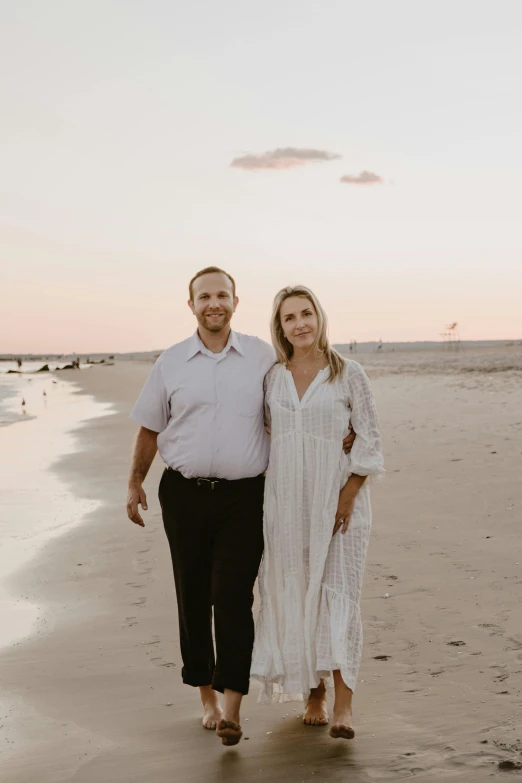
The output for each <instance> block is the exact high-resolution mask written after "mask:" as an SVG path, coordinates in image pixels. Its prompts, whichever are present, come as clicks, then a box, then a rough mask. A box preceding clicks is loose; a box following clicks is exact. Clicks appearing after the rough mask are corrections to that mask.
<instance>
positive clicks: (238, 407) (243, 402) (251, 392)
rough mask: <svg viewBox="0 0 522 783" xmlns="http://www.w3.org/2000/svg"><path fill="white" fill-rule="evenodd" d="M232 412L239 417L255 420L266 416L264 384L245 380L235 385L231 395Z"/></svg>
mask: <svg viewBox="0 0 522 783" xmlns="http://www.w3.org/2000/svg"><path fill="white" fill-rule="evenodd" d="M230 405H231V408H232V411H233V412H234V413H236V414H238V415H239V416H246V417H249V418H254V417H255V416H259V417H260V418H262V417H263V416H264V407H263V384H262V382H260V381H259V380H256V382H254V381H251V380H248V379H244V380H240V381H238V382H237V383H235V384H234V386H233V388H232V390H231V394H230Z"/></svg>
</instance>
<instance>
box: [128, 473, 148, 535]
mask: <svg viewBox="0 0 522 783" xmlns="http://www.w3.org/2000/svg"><path fill="white" fill-rule="evenodd" d="M138 505H141V507H142V509H143V510H144V511H147V496H146V495H145V490H144V489H143V487H142V485H141V483H139V482H136V483H134V484H129V492H128V495H127V516H128V517H129V519H130V521H131V522H134V524H135V525H140V527H145V522H144V521H143V519H142V518H141V515H140V512H139V511H138Z"/></svg>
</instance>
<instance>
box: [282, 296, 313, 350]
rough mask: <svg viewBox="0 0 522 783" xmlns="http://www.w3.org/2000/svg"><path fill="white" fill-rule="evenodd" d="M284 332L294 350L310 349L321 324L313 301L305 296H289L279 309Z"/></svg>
mask: <svg viewBox="0 0 522 783" xmlns="http://www.w3.org/2000/svg"><path fill="white" fill-rule="evenodd" d="M279 317H280V318H281V326H282V327H283V333H284V335H285V337H286V339H287V340H288V342H289V343H291V344H292V345H293V347H294V350H295V349H296V348H297V349H303V350H307V349H310V348H311V347H312V346H313V345H314V343H315V341H316V339H317V332H318V329H319V324H318V320H317V313H316V312H315V308H314V306H313V304H312V303H311V301H310V300H309V299H307V298H306V297H304V296H289V297H288V299H285V301H284V302H283V304H282V305H281V309H280V311H279Z"/></svg>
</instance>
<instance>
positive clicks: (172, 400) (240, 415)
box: [127, 267, 354, 745]
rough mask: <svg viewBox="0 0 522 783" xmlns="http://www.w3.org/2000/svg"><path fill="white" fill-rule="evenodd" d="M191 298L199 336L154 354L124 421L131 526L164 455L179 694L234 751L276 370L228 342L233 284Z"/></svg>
mask: <svg viewBox="0 0 522 783" xmlns="http://www.w3.org/2000/svg"><path fill="white" fill-rule="evenodd" d="M189 296H190V298H189V302H188V304H189V307H190V309H191V310H192V312H193V313H194V315H195V316H196V319H197V322H198V329H197V331H196V333H195V334H193V335H192V337H190V338H189V339H188V340H184V341H183V342H180V343H177V344H176V345H173V346H172V347H171V348H168V349H167V350H166V351H164V352H163V353H162V354H161V356H160V357H159V358H158V360H157V362H156V364H155V366H154V369H153V371H152V373H151V376H150V378H149V379H148V381H147V383H146V384H145V387H144V389H143V391H142V393H141V395H140V397H139V399H138V401H137V403H136V405H135V407H134V409H133V411H132V413H131V417H132V418H133V419H134V420H135V421H136V422H137V423H138V424H139V425H140V429H139V431H138V435H137V439H136V444H135V448H134V454H133V459H132V467H131V474H130V479H129V494H128V502H127V514H128V516H129V518H130V519H131V520H132V522H134V523H135V524H137V525H141V526H142V527H143V526H144V522H143V519H142V517H141V515H140V513H139V511H138V505H141V507H142V508H143V509H144V510H147V499H146V495H145V492H144V490H143V481H144V479H145V477H146V475H147V473H148V470H149V468H150V466H151V464H152V461H153V459H154V457H155V455H156V451H157V450H158V449H159V452H160V455H161V457H162V459H163V461H164V462H165V464H166V465H167V468H166V469H165V471H164V473H163V475H162V478H161V482H160V488H159V499H160V503H161V508H162V515H163V523H164V526H165V532H166V534H167V538H168V541H169V545H170V551H171V556H172V563H173V569H174V580H175V584H176V595H177V602H178V615H179V629H180V644H181V654H182V658H183V670H182V676H183V682H184V683H186V684H188V685H192V686H195V687H199V690H200V695H201V701H202V703H203V711H204V714H203V726H204V727H205V728H207V729H216V733H217V735H218V736H219V737H220V738H221V740H222V742H223V744H224V745H236V744H237V743H238V742H239V740H240V739H241V734H242V732H241V726H240V705H241V700H242V698H243V695H244V694H246V693H248V686H249V675H250V664H251V656H252V646H253V641H254V621H253V617H252V603H253V587H254V583H255V580H256V577H257V572H258V569H259V564H260V561H261V556H262V553H263V493H264V472H265V470H266V467H267V463H268V453H269V440H268V436H267V434H266V432H265V429H264V415H263V380H264V377H265V375H266V373H267V372H268V370H269V369H270V368H271V367H272V365H273V364H274V363H275V360H276V358H275V352H274V350H273V348H272V347H271V346H270V345H268V344H267V343H265V342H263V341H262V340H260V339H259V338H257V337H250V336H248V335H243V334H239V333H237V332H233V331H232V330H231V327H230V321H231V319H232V316H233V314H234V312H235V310H236V307H237V305H238V301H239V300H238V298H237V296H236V286H235V282H234V280H233V278H232V277H231V276H230V275H229V274H228V273H226V272H224V271H223V270H222V269H219V268H217V267H207V268H206V269H203V270H201V271H200V272H198V273H197V274H196V275H195V276H194V277H193V278H192V280H191V281H190V284H189ZM353 437H354V436H353V435H351V436H349V437H348V438H347V439H346V440H345V442H344V444H343V445H344V448H345V451H349V450H350V448H351V444H352V442H353ZM212 610H213V614H214V630H215V646H216V650H215V652H214V643H213V639H212ZM218 692H220V693H223V694H224V704H223V709H222V708H221V705H220V702H219V696H218Z"/></svg>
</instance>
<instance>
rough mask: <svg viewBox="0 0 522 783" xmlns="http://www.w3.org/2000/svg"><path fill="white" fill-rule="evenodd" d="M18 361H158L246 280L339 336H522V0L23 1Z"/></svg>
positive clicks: (15, 312)
mask: <svg viewBox="0 0 522 783" xmlns="http://www.w3.org/2000/svg"><path fill="white" fill-rule="evenodd" d="M0 29H1V33H0V101H1V104H0V105H1V107H2V121H1V124H0V254H1V255H0V354H1V353H18V352H20V353H27V352H34V353H38V352H42V353H45V352H49V353H51V352H53V353H54V352H57V353H62V352H64V353H66V352H70V351H75V352H80V353H82V352H96V351H100V352H102V351H108V352H111V351H139V350H154V349H159V348H163V347H166V346H167V345H170V344H172V343H175V342H178V341H179V340H182V339H184V338H185V337H187V336H188V335H190V334H191V332H192V331H193V330H194V328H195V321H194V317H193V316H192V314H191V313H190V311H189V309H188V306H187V304H186V302H187V298H188V292H187V283H188V280H189V279H190V278H191V277H192V275H193V274H194V273H195V272H196V271H198V270H199V269H201V268H202V267H205V266H208V265H211V264H216V265H218V266H220V267H223V268H225V269H226V270H227V271H229V272H230V273H231V274H232V275H233V276H234V277H235V278H236V281H237V286H238V295H239V298H240V303H239V307H238V310H237V313H236V315H235V316H234V322H233V323H234V327H235V328H236V329H237V330H239V331H242V332H246V333H250V334H257V335H259V336H260V337H263V338H265V339H269V318H270V310H271V302H272V299H273V297H274V295H275V294H276V292H277V291H278V290H279V289H280V288H282V287H283V286H286V285H292V284H296V283H303V284H305V285H308V286H309V287H311V288H312V289H313V290H314V291H315V292H316V293H317V295H318V296H319V298H320V300H321V302H322V304H323V305H324V307H325V309H326V311H327V313H328V316H329V322H330V337H331V339H332V341H333V342H337V343H339V342H348V340H350V339H356V340H358V341H359V342H361V341H365V340H378V339H379V338H382V339H383V340H384V341H402V340H433V339H435V340H436V339H438V338H439V335H440V332H442V331H443V328H444V326H445V325H446V324H447V323H450V322H453V321H458V322H459V324H460V332H461V337H462V338H464V339H504V338H506V339H510V338H522V295H521V291H522V225H521V224H522V221H521V212H522V210H521V203H522V198H521V180H522V101H521V100H520V74H521V73H522V46H520V41H521V35H522V3H520V2H519V0H487V2H485V1H484V0H449V1H448V0H423V2H420V1H419V0H394V2H389V0H365V2H364V3H361V2H360V1H359V0H357V2H353V0H339V1H338V2H334V1H332V0H263V2H245V1H244V0H222V2H220V3H216V2H214V1H213V0H207V1H206V2H203V1H202V0H191V2H190V3H187V2H180V0H147V2H146V3H145V2H137V0H75V2H68V3H64V2H63V1H61V2H55V1H54V0H46V2H45V3H41V2H36V0H32V1H31V2H29V1H28V0H4V2H3V3H2V6H1V12H0Z"/></svg>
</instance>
